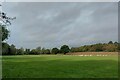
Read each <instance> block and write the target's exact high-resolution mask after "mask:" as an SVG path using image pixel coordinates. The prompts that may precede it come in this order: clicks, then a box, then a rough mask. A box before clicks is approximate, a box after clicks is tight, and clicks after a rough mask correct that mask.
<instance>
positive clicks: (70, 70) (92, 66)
mask: <svg viewBox="0 0 120 80" xmlns="http://www.w3.org/2000/svg"><path fill="white" fill-rule="evenodd" d="M117 71H118V64H117V56H107V57H106V56H105V57H95V56H92V57H80V56H62V55H59V56H54V55H53V56H47V55H46V56H44V55H42V56H40V55H31V56H30V55H27V56H4V57H3V77H4V78H6V77H7V78H18V77H22V78H27V77H29V78H68V77H69V78H111V77H112V78H113V77H117Z"/></svg>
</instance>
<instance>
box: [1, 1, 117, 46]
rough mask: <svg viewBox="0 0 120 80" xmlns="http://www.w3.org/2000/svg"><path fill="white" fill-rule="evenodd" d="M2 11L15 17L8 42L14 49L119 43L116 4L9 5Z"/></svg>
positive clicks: (37, 3) (53, 3) (19, 3)
mask: <svg viewBox="0 0 120 80" xmlns="http://www.w3.org/2000/svg"><path fill="white" fill-rule="evenodd" d="M3 11H5V12H6V13H7V14H8V15H9V16H12V17H14V16H16V17H17V19H16V20H14V21H12V25H11V26H9V27H8V29H9V30H10V31H11V32H10V37H9V39H8V40H7V42H8V43H9V44H14V45H15V46H16V47H17V48H20V47H24V48H36V47H38V46H41V47H45V48H53V47H60V46H62V45H63V44H66V45H69V46H70V47H78V46H81V45H87V44H94V43H104V42H109V41H118V5H117V2H116V3H115V2H114V3H113V2H111V3H110V2H106V3H105V2H103V3H100V2H94V3H92V2H85V3H83V2H79V3H73V2H71V3H65V2H46V3H45V2H44V3H43V2H23V3H22V2H18V3H15V2H11V3H4V4H3Z"/></svg>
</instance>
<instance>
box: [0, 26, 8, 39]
mask: <svg viewBox="0 0 120 80" xmlns="http://www.w3.org/2000/svg"><path fill="white" fill-rule="evenodd" d="M0 27H1V29H2V33H1V34H2V41H4V40H5V39H8V37H9V31H8V30H7V28H6V26H5V25H0ZM0 31H1V30H0Z"/></svg>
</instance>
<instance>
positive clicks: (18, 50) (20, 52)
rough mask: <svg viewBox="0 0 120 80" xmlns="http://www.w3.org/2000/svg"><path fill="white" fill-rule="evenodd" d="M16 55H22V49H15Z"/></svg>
mask: <svg viewBox="0 0 120 80" xmlns="http://www.w3.org/2000/svg"><path fill="white" fill-rule="evenodd" d="M17 54H18V55H23V54H24V48H22V47H21V48H20V49H17Z"/></svg>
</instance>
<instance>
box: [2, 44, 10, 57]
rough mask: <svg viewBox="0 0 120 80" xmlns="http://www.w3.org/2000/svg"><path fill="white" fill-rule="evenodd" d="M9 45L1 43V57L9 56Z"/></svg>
mask: <svg viewBox="0 0 120 80" xmlns="http://www.w3.org/2000/svg"><path fill="white" fill-rule="evenodd" d="M9 48H10V46H9V44H7V43H4V42H3V43H2V55H8V54H9Z"/></svg>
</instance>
